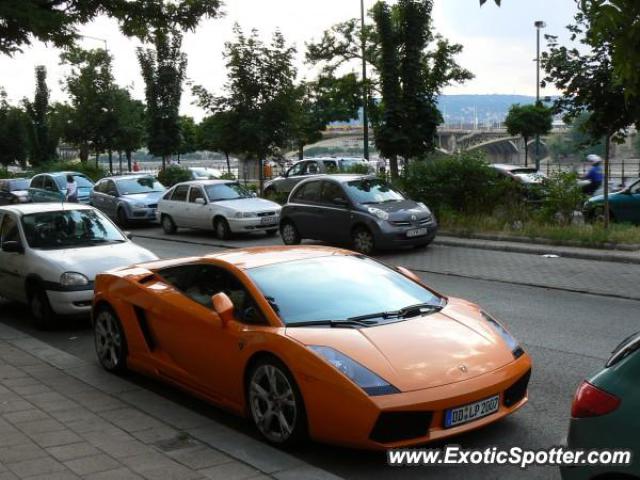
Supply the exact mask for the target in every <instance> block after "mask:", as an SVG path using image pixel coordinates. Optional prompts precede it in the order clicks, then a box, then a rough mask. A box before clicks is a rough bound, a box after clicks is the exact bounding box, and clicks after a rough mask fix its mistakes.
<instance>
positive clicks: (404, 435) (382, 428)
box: [369, 412, 433, 443]
mask: <svg viewBox="0 0 640 480" xmlns="http://www.w3.org/2000/svg"><path fill="white" fill-rule="evenodd" d="M432 418H433V412H382V413H381V414H380V416H379V417H378V420H377V421H376V424H375V426H374V427H373V430H371V435H369V438H370V439H371V440H373V441H374V442H378V443H392V442H399V441H402V440H411V439H412V438H420V437H426V436H427V434H428V433H429V427H430V425H431V420H432Z"/></svg>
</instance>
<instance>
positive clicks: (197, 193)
mask: <svg viewBox="0 0 640 480" xmlns="http://www.w3.org/2000/svg"><path fill="white" fill-rule="evenodd" d="M198 198H201V199H202V200H204V192H203V191H202V189H201V188H200V187H191V190H190V191H189V203H196V199H198ZM205 203H206V202H205Z"/></svg>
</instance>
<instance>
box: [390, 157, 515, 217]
mask: <svg viewBox="0 0 640 480" xmlns="http://www.w3.org/2000/svg"><path fill="white" fill-rule="evenodd" d="M399 185H400V188H401V189H402V190H403V191H404V192H406V194H407V195H408V196H409V197H410V198H412V199H414V200H416V201H420V202H424V203H425V204H427V205H429V207H430V208H433V209H434V210H435V211H436V212H437V213H440V212H446V211H452V212H461V213H465V214H467V215H472V214H483V213H484V214H491V213H493V211H494V210H495V209H496V207H498V206H500V205H513V204H514V203H517V202H519V200H520V199H521V192H520V191H519V189H518V188H517V185H516V184H515V182H510V181H509V180H508V179H506V178H504V177H503V176H501V175H500V174H499V173H497V172H496V170H494V169H492V168H490V167H489V166H488V165H487V163H486V162H485V161H484V157H483V156H482V155H481V154H478V153H474V152H471V153H470V152H463V153H460V154H458V155H456V156H439V157H434V158H428V159H426V160H423V161H416V162H412V163H411V164H410V165H409V168H408V171H407V172H406V175H405V176H404V177H403V178H401V179H400V180H399Z"/></svg>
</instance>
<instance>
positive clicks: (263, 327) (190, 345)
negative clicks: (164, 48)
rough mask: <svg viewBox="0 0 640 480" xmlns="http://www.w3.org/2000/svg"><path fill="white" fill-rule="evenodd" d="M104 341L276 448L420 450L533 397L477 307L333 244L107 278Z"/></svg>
mask: <svg viewBox="0 0 640 480" xmlns="http://www.w3.org/2000/svg"><path fill="white" fill-rule="evenodd" d="M93 324H94V330H95V345H96V350H97V355H98V358H99V360H100V362H101V364H102V365H103V366H104V368H106V369H107V370H109V371H114V372H115V371H119V370H122V369H124V368H130V369H133V370H136V371H139V372H142V373H145V374H148V375H151V376H154V377H157V378H160V379H162V380H164V381H167V382H170V383H172V384H173V385H176V386H178V387H180V388H182V389H184V390H187V391H189V392H191V393H193V394H195V395H197V396H198V397H201V398H203V399H205V400H207V401H209V402H211V403H214V404H216V405H218V406H221V407H223V408H226V409H229V410H231V411H233V412H235V413H237V414H240V415H247V416H249V417H250V419H251V420H252V421H253V423H254V424H255V426H256V427H257V429H258V431H259V432H260V433H261V434H262V436H263V437H264V438H265V439H266V440H267V441H269V442H272V443H274V444H280V445H283V444H291V443H294V442H296V441H299V440H301V439H302V438H304V437H305V436H310V437H311V438H313V439H315V440H318V441H323V442H329V443H335V444H340V445H344V446H350V447H357V448H371V449H383V448H384V449H386V448H393V447H404V446H411V445H418V444H422V443H426V442H429V441H433V440H437V439H442V438H445V437H449V436H452V435H457V434H460V433H462V432H466V431H469V430H472V429H475V428H479V427H483V426H485V425H487V424H489V423H492V422H495V421H497V420H499V419H501V418H503V417H505V416H506V415H509V414H510V413H513V412H514V411H516V410H518V409H519V408H520V407H522V406H523V405H524V404H525V403H526V402H527V385H528V382H529V377H530V374H531V360H530V358H529V356H528V355H527V354H526V353H525V352H524V350H523V349H522V348H521V347H520V345H519V344H518V342H517V341H516V340H515V339H514V338H513V337H512V336H511V334H509V332H508V331H507V330H506V329H505V328H504V327H503V326H502V325H501V324H500V323H499V322H498V321H496V320H495V319H494V318H493V317H491V316H490V315H489V314H487V313H486V312H484V311H482V310H481V309H480V308H479V307H477V306H475V305H473V304H471V303H469V302H466V301H464V300H460V299H456V298H447V297H445V296H443V295H440V294H438V293H436V292H434V291H433V290H431V289H430V288H429V287H427V286H426V285H424V284H423V283H422V282H421V281H420V278H419V277H417V276H416V275H414V274H413V273H411V272H410V271H409V270H406V269H404V268H401V267H398V268H397V269H392V268H389V267H387V266H385V265H383V264H381V263H378V262H377V261H375V260H372V259H370V258H368V257H365V256H363V255H360V254H356V253H353V252H349V251H346V250H339V249H334V248H324V247H310V246H303V247H269V248H255V249H251V248H249V249H241V250H233V251H229V252H225V253H219V254H214V255H209V256H205V257H192V258H183V259H178V260H168V261H157V262H153V263H147V264H143V265H137V266H133V267H130V268H124V269H120V270H115V271H111V272H108V273H104V274H101V275H99V276H98V277H97V279H96V283H95V300H94V305H93Z"/></svg>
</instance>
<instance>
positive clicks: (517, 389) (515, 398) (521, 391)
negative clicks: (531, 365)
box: [502, 370, 531, 407]
mask: <svg viewBox="0 0 640 480" xmlns="http://www.w3.org/2000/svg"><path fill="white" fill-rule="evenodd" d="M529 379H531V370H529V371H528V372H527V373H525V374H524V375H523V376H522V377H520V379H518V381H516V383H514V384H513V385H511V386H510V387H509V388H507V389H506V390H505V391H504V396H503V399H502V403H504V406H505V407H512V406H514V405H515V404H516V403H518V402H519V401H520V400H522V399H523V398H524V396H525V395H526V394H527V387H528V386H529Z"/></svg>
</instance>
